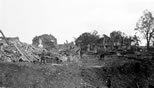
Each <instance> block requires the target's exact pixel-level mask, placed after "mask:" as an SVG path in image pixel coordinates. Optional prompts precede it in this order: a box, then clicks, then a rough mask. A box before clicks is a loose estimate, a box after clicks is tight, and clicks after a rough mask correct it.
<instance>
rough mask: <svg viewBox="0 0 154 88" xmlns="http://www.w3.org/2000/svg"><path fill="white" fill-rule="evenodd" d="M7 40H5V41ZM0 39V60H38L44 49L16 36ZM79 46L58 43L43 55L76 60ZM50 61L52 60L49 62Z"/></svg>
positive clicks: (78, 55)
mask: <svg viewBox="0 0 154 88" xmlns="http://www.w3.org/2000/svg"><path fill="white" fill-rule="evenodd" d="M6 40H7V42H6ZM6 40H4V39H3V38H2V39H1V40H0V60H1V61H6V62H18V61H27V62H34V61H40V55H41V53H42V51H43V50H44V48H43V47H39V46H35V45H31V44H27V43H23V42H21V41H20V40H19V38H18V37H14V38H13V37H11V38H10V37H9V38H6ZM79 51H80V48H79V47H77V46H75V44H73V43H68V44H63V45H59V47H58V48H56V49H55V48H54V49H52V50H50V51H48V50H47V52H46V54H45V57H46V59H48V60H49V59H50V61H53V60H54V59H55V58H56V59H57V58H58V59H59V60H61V61H62V62H64V61H78V60H79V59H78V58H80V54H79ZM51 63H52V62H51Z"/></svg>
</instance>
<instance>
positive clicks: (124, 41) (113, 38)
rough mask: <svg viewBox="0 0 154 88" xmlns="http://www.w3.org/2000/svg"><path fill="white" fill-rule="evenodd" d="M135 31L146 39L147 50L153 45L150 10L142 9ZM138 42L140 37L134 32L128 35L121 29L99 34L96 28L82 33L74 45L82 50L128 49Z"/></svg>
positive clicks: (153, 28)
mask: <svg viewBox="0 0 154 88" xmlns="http://www.w3.org/2000/svg"><path fill="white" fill-rule="evenodd" d="M135 31H137V32H139V33H141V35H142V36H143V37H144V39H146V47H147V50H149V48H150V46H151V45H154V17H153V16H152V13H151V12H150V11H148V10H145V11H144V13H143V16H141V17H140V19H139V21H138V22H137V23H136V28H135ZM139 42H141V41H140V37H139V36H137V35H136V34H135V35H134V36H128V35H126V34H125V33H124V32H121V31H112V32H111V33H110V35H109V36H108V35H105V34H103V35H102V36H100V35H98V32H97V31H96V30H95V31H93V32H85V33H82V34H81V35H80V36H79V37H78V38H76V40H75V43H76V45H77V46H80V47H81V49H82V50H89V49H95V48H96V47H102V48H103V49H107V48H112V49H113V48H115V49H116V48H119V47H122V48H123V49H124V48H125V49H128V48H130V47H131V46H134V47H138V46H139Z"/></svg>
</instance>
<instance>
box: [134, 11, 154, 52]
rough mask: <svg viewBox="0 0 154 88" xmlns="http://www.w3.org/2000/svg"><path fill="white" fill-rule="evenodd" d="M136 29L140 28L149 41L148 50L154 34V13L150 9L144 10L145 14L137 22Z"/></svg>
mask: <svg viewBox="0 0 154 88" xmlns="http://www.w3.org/2000/svg"><path fill="white" fill-rule="evenodd" d="M135 30H138V31H139V32H140V33H141V34H143V37H144V38H145V39H146V42H147V50H148V49H149V47H150V42H151V40H152V38H153V35H154V17H153V16H152V13H151V12H150V11H148V10H145V11H144V14H143V16H141V17H140V19H139V21H138V22H137V24H136V28H135Z"/></svg>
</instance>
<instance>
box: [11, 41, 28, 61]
mask: <svg viewBox="0 0 154 88" xmlns="http://www.w3.org/2000/svg"><path fill="white" fill-rule="evenodd" d="M13 45H14V46H15V48H16V49H17V50H18V52H19V53H20V54H21V55H22V57H23V58H22V59H23V60H24V61H29V60H28V59H27V58H26V56H25V55H24V54H23V53H22V52H21V50H20V49H19V48H18V47H17V45H16V44H13ZM29 62H30V61H29Z"/></svg>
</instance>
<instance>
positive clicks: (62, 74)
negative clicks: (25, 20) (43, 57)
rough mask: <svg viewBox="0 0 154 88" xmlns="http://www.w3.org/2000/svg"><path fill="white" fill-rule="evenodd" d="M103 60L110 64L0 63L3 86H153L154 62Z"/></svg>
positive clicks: (41, 87)
mask: <svg viewBox="0 0 154 88" xmlns="http://www.w3.org/2000/svg"><path fill="white" fill-rule="evenodd" d="M95 63H96V62H95ZM103 63H106V65H102V66H89V67H88V66H87V65H88V64H87V62H86V65H84V64H85V63H83V62H82V63H80V65H79V63H77V62H69V63H64V64H59V65H52V64H41V65H40V64H33V63H26V62H21V63H4V62H0V87H4V88H8V87H9V88H108V87H109V86H110V88H152V87H153V86H154V85H153V84H154V64H153V61H149V60H139V61H138V60H124V61H123V60H114V61H106V62H103ZM103 63H102V64H103ZM99 64H100V62H99ZM95 65H96V64H95ZM107 86H108V87H107Z"/></svg>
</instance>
